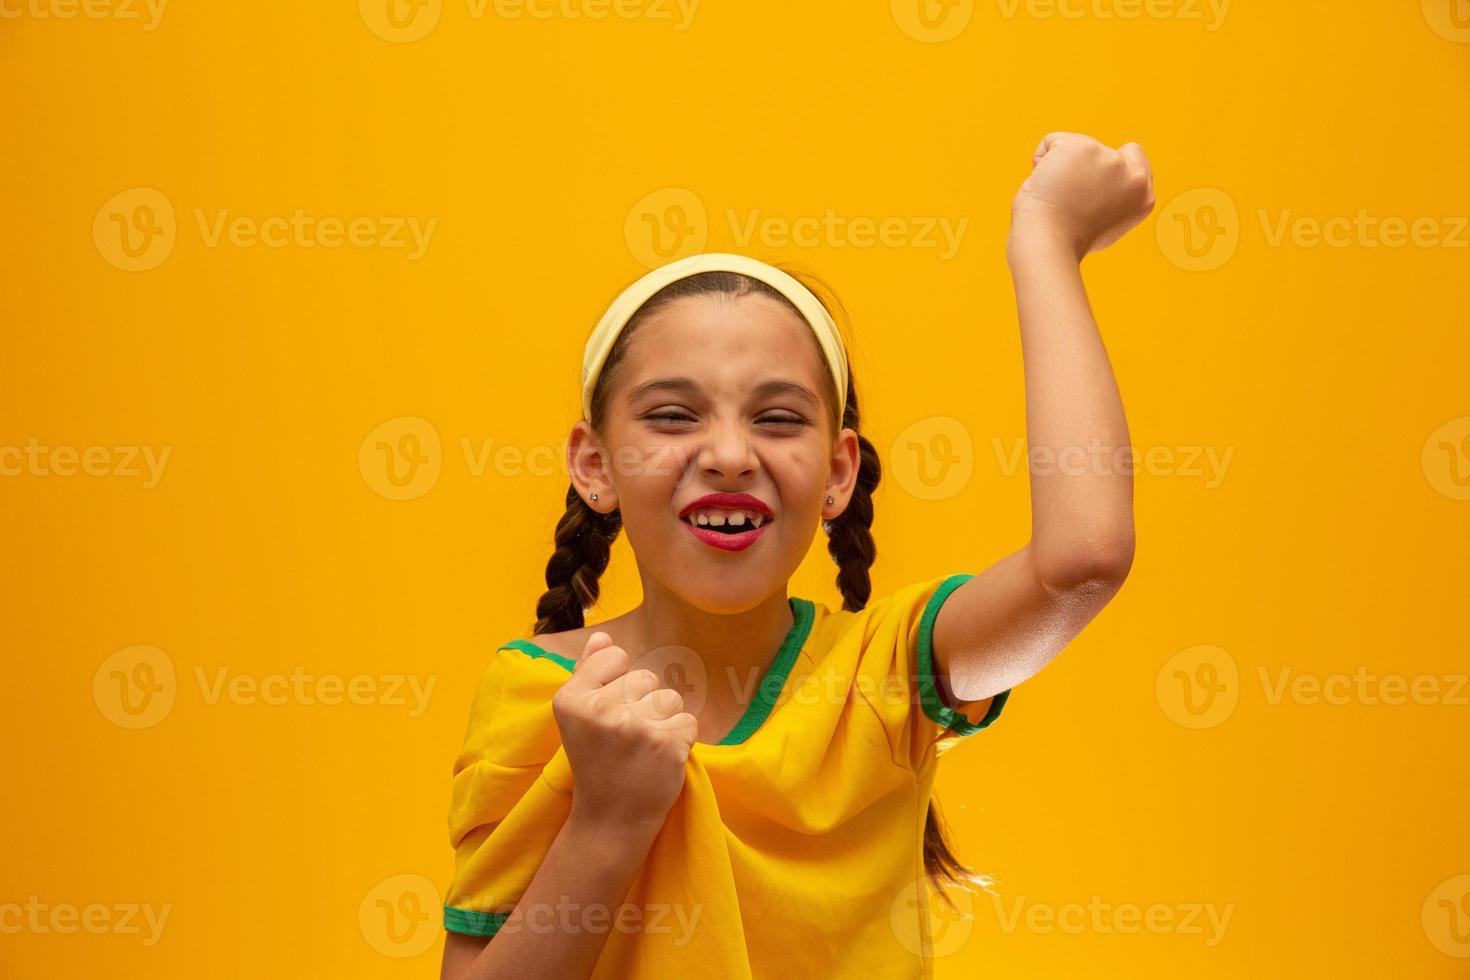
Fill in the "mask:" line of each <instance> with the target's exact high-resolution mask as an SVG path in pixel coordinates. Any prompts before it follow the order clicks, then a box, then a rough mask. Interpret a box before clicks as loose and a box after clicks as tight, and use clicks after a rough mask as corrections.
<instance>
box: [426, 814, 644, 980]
mask: <svg viewBox="0 0 1470 980" xmlns="http://www.w3.org/2000/svg"><path fill="white" fill-rule="evenodd" d="M658 829H659V828H658V827H657V826H641V827H631V828H630V827H611V826H607V825H605V824H603V823H601V822H599V821H596V820H594V819H591V818H587V817H581V816H578V815H576V814H575V813H574V814H573V816H571V817H570V818H568V820H567V822H566V823H565V824H563V825H562V829H561V831H560V833H558V834H557V836H556V840H555V841H554V842H553V843H552V845H551V848H550V850H548V851H547V853H546V857H545V859H543V860H542V862H541V867H540V869H539V870H538V871H537V872H536V875H535V877H534V878H532V879H531V884H530V885H529V886H528V887H527V888H526V893H525V894H524V895H523V896H522V897H521V900H520V902H518V903H517V904H516V907H515V909H514V911H512V912H511V914H510V917H509V918H508V919H506V921H505V924H504V925H502V926H501V927H500V929H499V930H498V931H497V932H496V934H495V936H494V937H493V938H492V939H491V940H490V942H488V943H487V944H486V945H485V947H484V949H483V950H482V951H481V952H480V953H479V955H478V956H477V957H475V959H474V961H473V962H472V963H471V964H470V965H469V967H468V969H466V970H465V971H464V972H463V973H461V974H459V977H460V980H499V978H509V977H514V978H516V980H522V978H539V977H545V978H556V980H561V978H569V977H570V978H584V977H589V976H591V975H592V970H593V968H594V967H595V966H596V965H597V958H598V956H600V955H601V953H602V948H603V946H604V945H605V944H606V942H607V936H608V932H609V931H610V930H611V929H612V928H613V924H614V923H615V922H616V916H617V910H618V907H619V906H620V905H621V904H622V902H623V899H624V898H625V897H626V896H627V894H628V888H629V887H630V886H631V885H632V883H633V879H634V878H635V877H637V874H638V869H639V868H640V867H641V866H642V864H643V860H644V858H645V857H646V856H647V855H648V849H649V848H650V847H651V846H652V844H653V839H654V837H655V836H657V834H658ZM589 912H591V913H593V915H594V916H595V918H592V919H590V920H588V919H587V918H584V916H585V915H586V914H587V913H589ZM448 972H449V971H446V973H448Z"/></svg>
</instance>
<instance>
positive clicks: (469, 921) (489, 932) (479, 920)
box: [444, 905, 510, 936]
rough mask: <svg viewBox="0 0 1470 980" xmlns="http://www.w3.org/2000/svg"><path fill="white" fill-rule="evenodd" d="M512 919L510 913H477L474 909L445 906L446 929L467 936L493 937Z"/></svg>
mask: <svg viewBox="0 0 1470 980" xmlns="http://www.w3.org/2000/svg"><path fill="white" fill-rule="evenodd" d="M509 918H510V913H509V912H476V911H475V910H474V909H457V908H455V907H454V906H453V905H446V906H444V928H445V929H446V930H448V931H449V932H459V933H463V934H464V935H466V936H493V935H495V934H496V933H497V932H499V931H500V927H501V926H503V925H505V920H506V919H509Z"/></svg>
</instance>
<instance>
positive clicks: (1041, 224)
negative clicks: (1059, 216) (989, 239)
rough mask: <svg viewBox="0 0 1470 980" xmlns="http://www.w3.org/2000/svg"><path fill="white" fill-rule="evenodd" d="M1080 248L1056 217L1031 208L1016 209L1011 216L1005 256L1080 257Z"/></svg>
mask: <svg viewBox="0 0 1470 980" xmlns="http://www.w3.org/2000/svg"><path fill="white" fill-rule="evenodd" d="M1083 254H1084V253H1083V251H1082V249H1081V248H1079V247H1078V245H1077V243H1076V241H1074V240H1073V236H1072V234H1071V232H1070V231H1069V230H1068V229H1067V228H1066V227H1065V226H1064V225H1062V224H1061V223H1060V222H1058V221H1057V220H1056V219H1054V218H1051V217H1048V216H1046V215H1040V214H1035V213H1033V212H1018V213H1017V214H1015V215H1014V216H1013V217H1012V219H1011V230H1010V234H1009V235H1008V236H1007V238H1006V258H1007V259H1009V260H1010V261H1011V262H1015V261H1016V260H1017V259H1018V258H1022V257H1026V258H1062V259H1066V260H1068V261H1070V262H1073V263H1080V262H1081V261H1082V256H1083Z"/></svg>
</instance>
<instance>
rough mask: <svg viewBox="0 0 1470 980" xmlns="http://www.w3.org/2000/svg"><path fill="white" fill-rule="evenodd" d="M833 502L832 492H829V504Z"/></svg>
mask: <svg viewBox="0 0 1470 980" xmlns="http://www.w3.org/2000/svg"><path fill="white" fill-rule="evenodd" d="M832 502H833V501H832V495H831V494H830V493H829V494H827V503H829V504H830V503H832Z"/></svg>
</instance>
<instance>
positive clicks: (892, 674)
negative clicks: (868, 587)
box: [861, 573, 1011, 771]
mask: <svg viewBox="0 0 1470 980" xmlns="http://www.w3.org/2000/svg"><path fill="white" fill-rule="evenodd" d="M974 577H975V576H974V575H971V574H968V573H958V574H952V575H944V576H940V577H938V578H934V579H929V580H927V581H923V582H918V583H915V584H913V585H909V586H905V587H904V588H902V589H899V590H898V591H897V592H895V593H893V594H892V595H889V596H887V597H885V598H883V599H880V600H877V601H876V602H875V603H873V604H872V605H871V606H870V608H871V609H872V618H871V620H870V621H869V622H868V623H867V625H866V626H865V627H864V636H863V642H864V643H865V650H864V651H863V655H862V664H863V666H862V668H861V673H862V674H863V675H864V679H865V680H867V681H868V682H869V685H870V686H869V691H870V693H869V694H868V701H869V702H870V703H872V704H873V705H874V707H875V709H876V710H877V711H878V713H879V717H880V718H881V720H882V722H883V726H884V728H885V730H886V732H887V735H888V740H889V745H890V747H891V748H892V750H893V761H894V762H895V763H897V764H898V765H901V766H904V767H905V768H908V769H911V770H914V771H918V770H920V769H922V768H923V767H925V766H926V765H928V764H930V763H931V762H933V761H934V760H935V759H937V758H938V756H939V755H941V754H942V753H944V752H945V751H946V750H948V749H950V748H952V747H953V746H954V745H955V744H957V743H958V742H960V741H961V740H963V739H965V738H967V737H968V736H970V735H973V734H975V733H976V732H978V731H981V730H982V729H985V728H988V727H989V726H990V725H991V724H993V723H994V722H995V720H996V719H997V718H998V717H1000V713H1001V710H1002V709H1003V708H1004V707H1005V704H1006V701H1007V700H1008V699H1009V698H1010V694H1011V692H1010V690H1009V689H1007V690H1005V691H1001V692H1000V693H998V694H996V695H994V696H993V697H991V698H987V699H985V700H983V701H977V702H974V703H973V704H970V705H966V706H965V710H961V709H960V707H959V706H958V705H957V703H956V702H955V701H954V700H953V695H952V693H951V692H950V691H949V690H948V687H947V685H946V684H945V683H944V682H943V681H942V680H941V679H940V678H939V677H938V676H937V675H936V673H935V667H934V622H935V620H936V619H937V618H938V616H939V611H940V609H942V608H943V606H944V603H945V601H946V600H948V598H949V597H950V596H951V595H952V594H953V593H954V591H955V589H957V588H959V587H960V586H961V585H963V584H964V583H966V582H968V581H969V580H970V579H972V578H974Z"/></svg>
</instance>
